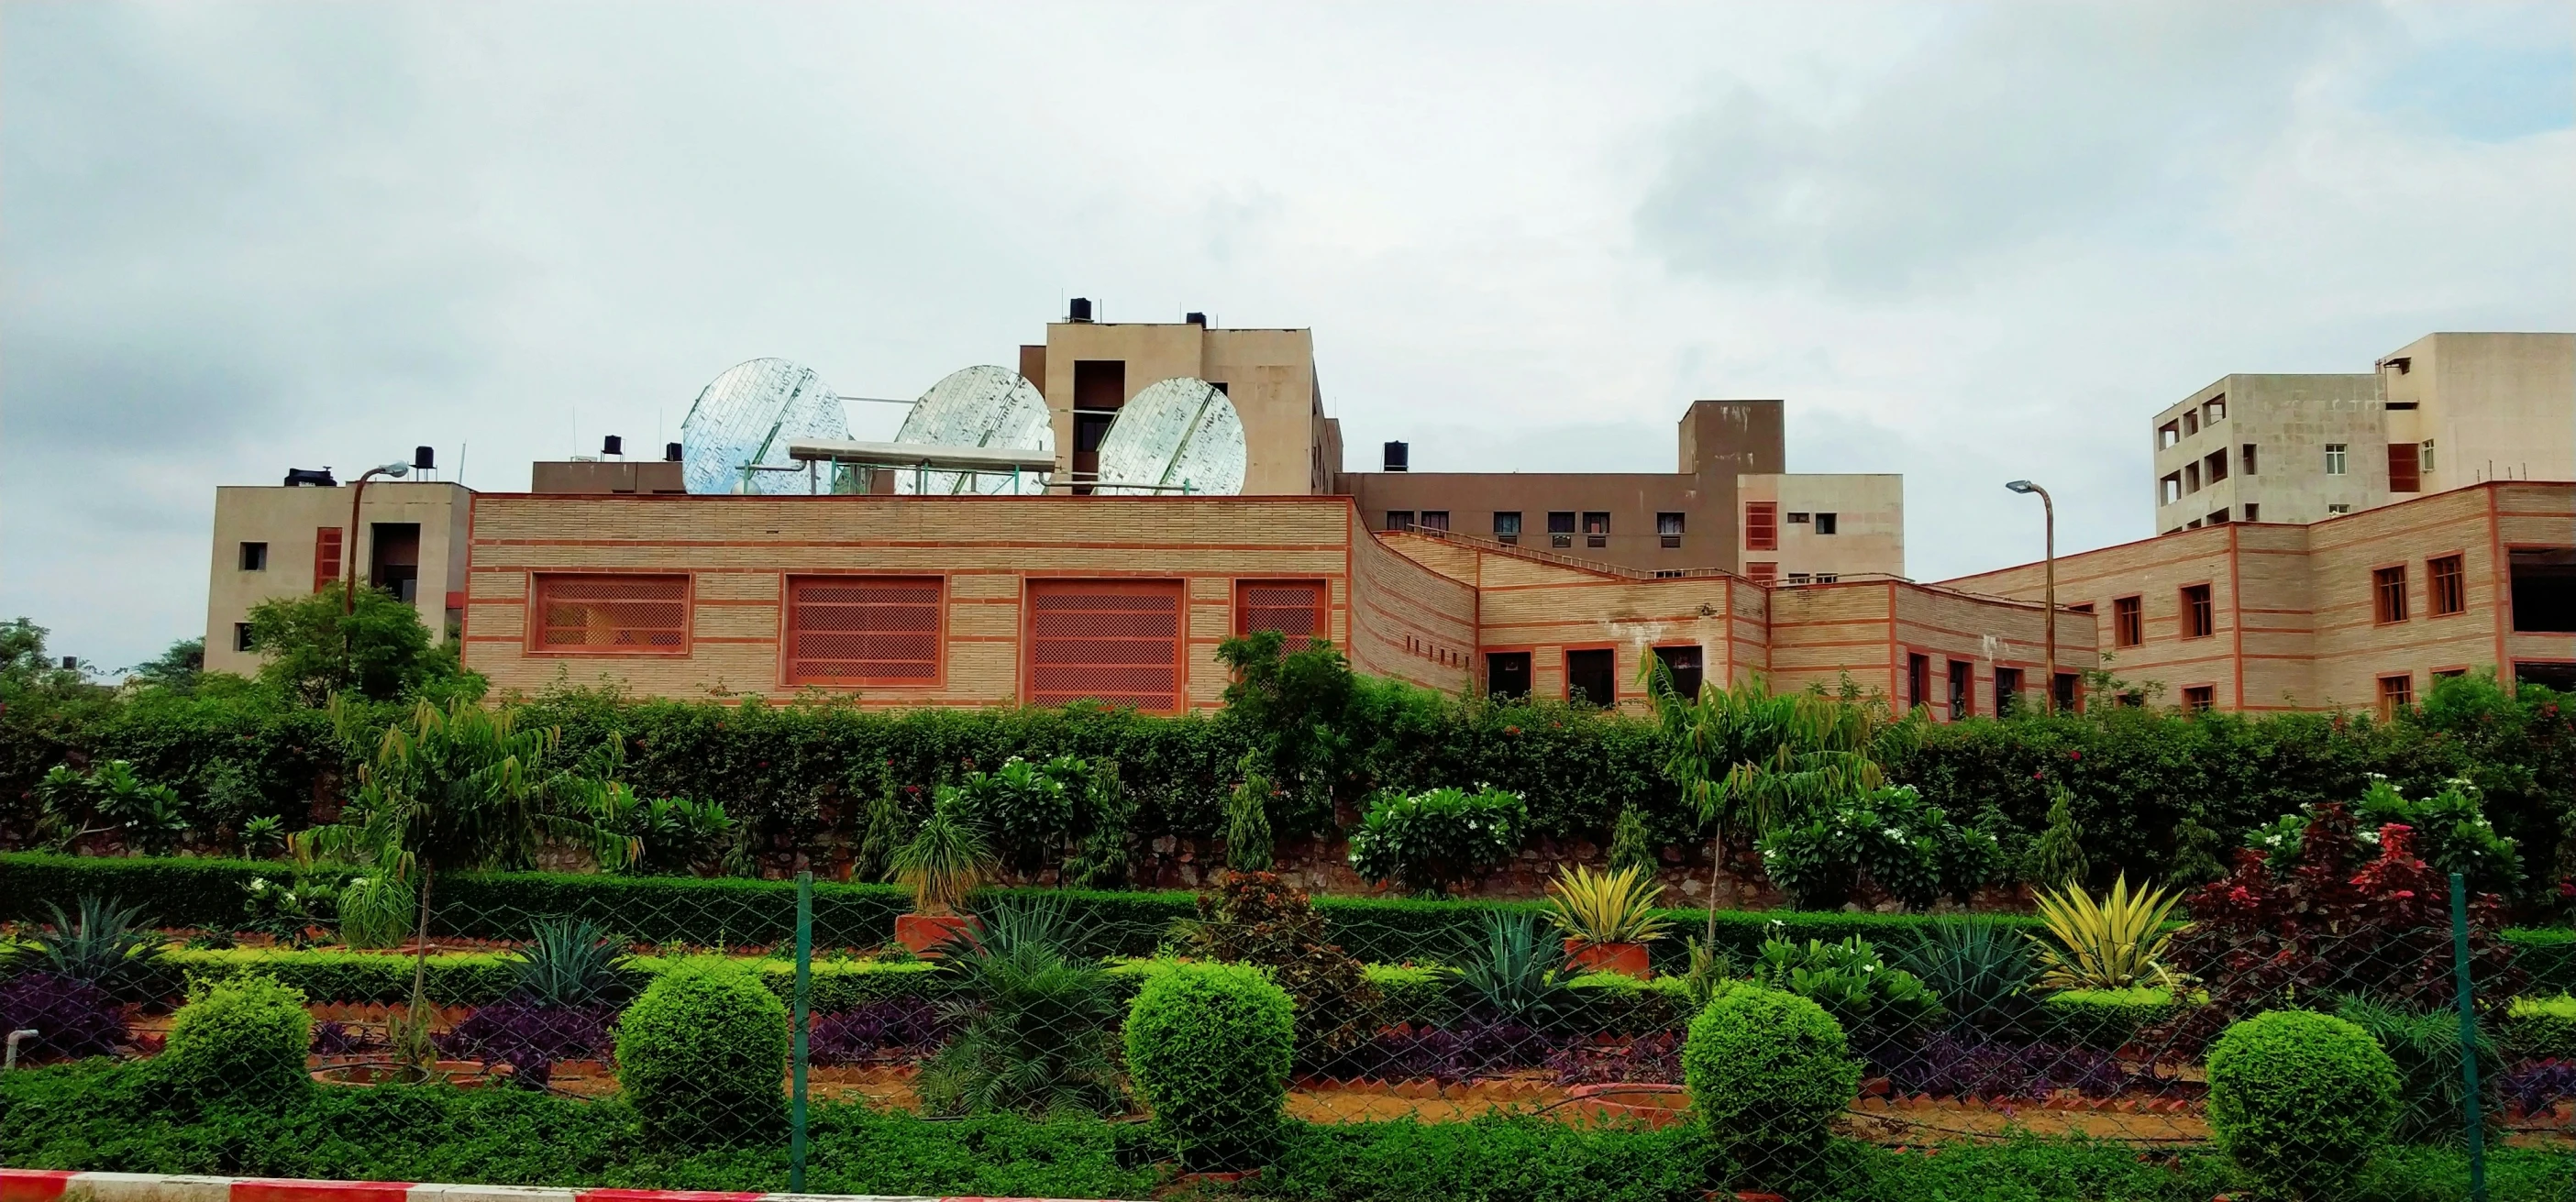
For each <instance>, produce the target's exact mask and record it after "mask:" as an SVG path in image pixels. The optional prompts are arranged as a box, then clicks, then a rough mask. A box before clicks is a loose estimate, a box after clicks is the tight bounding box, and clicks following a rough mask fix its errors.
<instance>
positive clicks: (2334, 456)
mask: <svg viewBox="0 0 2576 1202" xmlns="http://www.w3.org/2000/svg"><path fill="white" fill-rule="evenodd" d="M2344 446H2345V444H2343V443H2340V442H2330V443H2327V444H2326V474H2327V475H2329V476H2340V475H2342V474H2343V464H2344ZM2329 508H2331V506H2329Z"/></svg>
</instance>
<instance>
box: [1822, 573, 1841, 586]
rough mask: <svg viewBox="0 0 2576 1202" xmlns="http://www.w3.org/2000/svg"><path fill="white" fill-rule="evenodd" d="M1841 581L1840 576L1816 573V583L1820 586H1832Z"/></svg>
mask: <svg viewBox="0 0 2576 1202" xmlns="http://www.w3.org/2000/svg"><path fill="white" fill-rule="evenodd" d="M1841 579H1842V577H1841V576H1840V575H1839V574H1837V573H1833V572H1818V573H1816V583H1818V584H1832V583H1834V582H1835V581H1838V580H1841Z"/></svg>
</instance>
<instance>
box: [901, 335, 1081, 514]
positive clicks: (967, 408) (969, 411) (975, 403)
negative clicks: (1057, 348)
mask: <svg viewBox="0 0 2576 1202" xmlns="http://www.w3.org/2000/svg"><path fill="white" fill-rule="evenodd" d="M894 440H895V441H896V442H898V443H912V444H916V445H921V444H926V445H930V446H939V447H985V448H989V449H992V450H1013V451H1043V452H1046V453H1047V454H1049V455H1052V454H1054V453H1055V419H1054V416H1053V415H1052V414H1050V413H1048V412H1047V403H1046V394H1044V393H1042V392H1039V391H1038V390H1037V386H1036V385H1033V384H1031V383H1029V382H1028V381H1027V380H1024V379H1021V378H1020V373H1018V372H1015V371H1012V370H1011V369H1010V368H1007V367H994V366H991V365H989V364H986V365H982V366H977V367H966V368H960V369H958V370H956V371H953V372H950V373H948V375H947V376H946V377H945V378H943V379H941V380H940V381H939V382H938V383H936V384H933V385H931V386H930V391H928V392H925V393H923V394H921V399H920V400H917V401H914V402H913V403H912V410H911V411H910V412H908V413H906V414H904V418H903V429H902V430H900V431H898V432H896V434H895V436H894ZM1015 485H1016V486H1018V487H1020V488H1022V489H1024V490H1027V491H1031V492H1044V491H1045V490H1046V475H1045V474H1044V473H1040V474H1036V475H1033V476H1029V477H1013V476H1012V475H1010V474H1008V473H1002V472H906V471H897V472H895V473H894V490H895V491H896V492H899V493H914V492H927V493H958V494H964V493H1006V492H1010V491H1011V490H1012V489H1013V487H1014V486H1015Z"/></svg>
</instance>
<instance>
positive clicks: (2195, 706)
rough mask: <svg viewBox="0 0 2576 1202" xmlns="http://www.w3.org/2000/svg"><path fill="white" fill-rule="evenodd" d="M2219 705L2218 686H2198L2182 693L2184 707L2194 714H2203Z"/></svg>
mask: <svg viewBox="0 0 2576 1202" xmlns="http://www.w3.org/2000/svg"><path fill="white" fill-rule="evenodd" d="M2217 704H2218V686H2217V685H2209V684H2196V685H2193V686H2191V687H2189V688H2187V689H2184V690H2183V691H2182V707H2183V708H2184V709H2185V710H2188V711H2190V712H2192V713H2195V714H2197V713H2201V712H2203V711H2206V710H2208V709H2209V708H2210V707H2212V706H2215V705H2217Z"/></svg>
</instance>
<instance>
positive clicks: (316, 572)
mask: <svg viewBox="0 0 2576 1202" xmlns="http://www.w3.org/2000/svg"><path fill="white" fill-rule="evenodd" d="M339 578H340V528H339V527H337V526H321V527H317V528H315V529H314V531H313V591H314V592H317V593H318V592H321V591H322V588H323V586H324V585H327V584H329V583H331V582H332V581H334V580H338V579H339Z"/></svg>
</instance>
